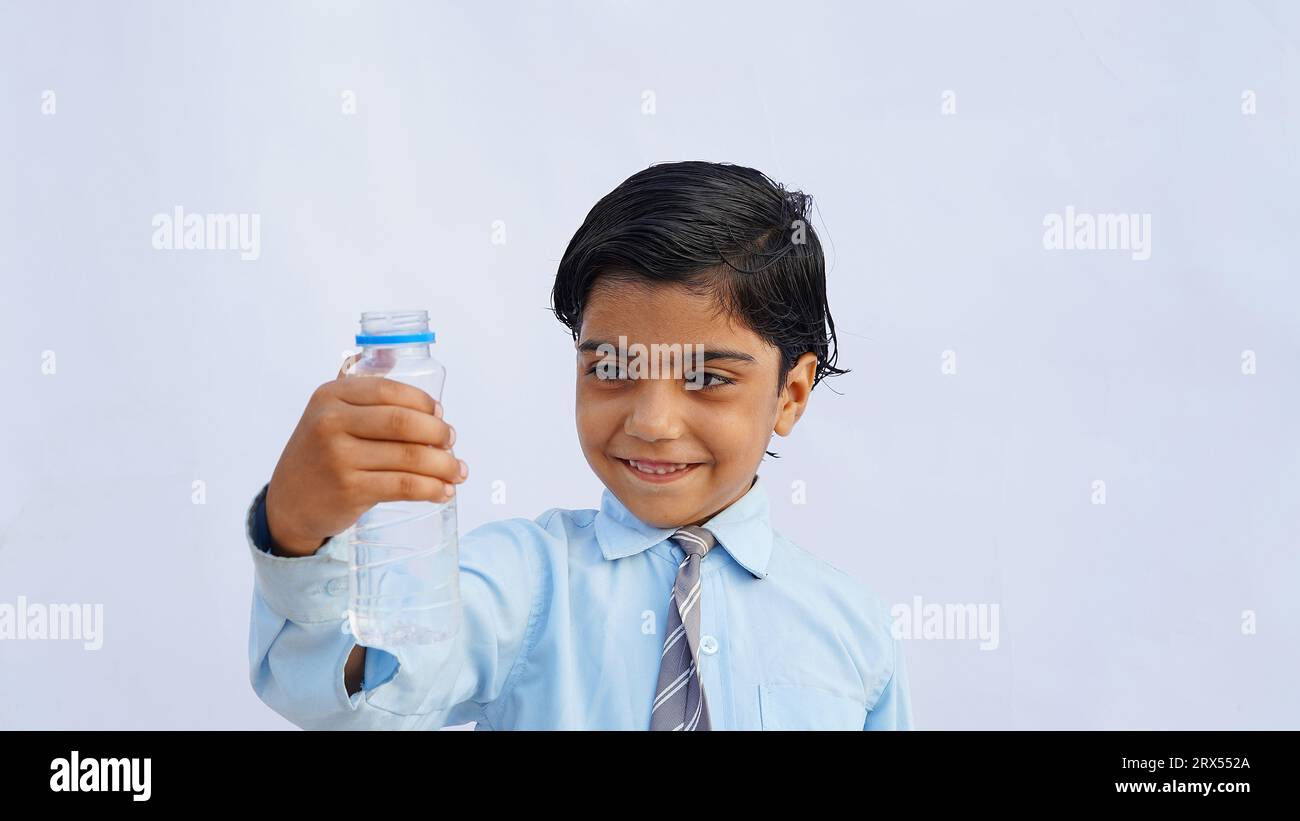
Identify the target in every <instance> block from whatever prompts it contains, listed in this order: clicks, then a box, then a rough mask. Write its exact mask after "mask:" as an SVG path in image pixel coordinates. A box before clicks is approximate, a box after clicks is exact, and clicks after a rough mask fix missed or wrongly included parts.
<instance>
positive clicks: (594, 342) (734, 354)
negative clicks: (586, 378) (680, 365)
mask: <svg viewBox="0 0 1300 821" xmlns="http://www.w3.org/2000/svg"><path fill="white" fill-rule="evenodd" d="M658 344H663V343H658ZM678 344H681V343H678ZM605 345H608V346H609V347H610V348H613V349H614V350H618V345H617V344H616V343H614V342H605V341H603V340H599V339H588V340H587V341H586V342H582V343H579V345H578V351H579V353H601V350H600V348H601V347H602V346H605ZM682 348H683V353H690V352H691V351H690V347H689V345H682ZM715 359H727V360H732V361H735V362H754V361H755V360H754V357H752V356H750V355H749V354H747V353H745V352H744V351H733V350H730V349H727V348H709V347H708V346H704V361H705V362H711V361H713V360H715Z"/></svg>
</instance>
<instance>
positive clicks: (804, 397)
mask: <svg viewBox="0 0 1300 821" xmlns="http://www.w3.org/2000/svg"><path fill="white" fill-rule="evenodd" d="M816 377H817V354H815V353H806V354H804V355H803V356H801V357H799V360H798V361H797V362H795V363H794V367H792V368H791V369H790V373H788V374H786V377H785V385H783V386H782V387H781V398H780V400H779V401H778V404H777V409H776V425H775V426H774V427H773V428H772V430H773V431H774V432H776V433H777V434H779V435H781V436H789V435H790V431H792V430H794V423H795V422H798V421H799V417H800V416H803V412H804V409H805V408H807V407H808V397H809V396H810V395H811V394H812V386H813V380H814V379H815V378H816Z"/></svg>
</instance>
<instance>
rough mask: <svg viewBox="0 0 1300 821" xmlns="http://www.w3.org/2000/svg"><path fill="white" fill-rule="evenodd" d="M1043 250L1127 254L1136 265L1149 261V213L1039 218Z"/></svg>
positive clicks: (1068, 210)
mask: <svg viewBox="0 0 1300 821" xmlns="http://www.w3.org/2000/svg"><path fill="white" fill-rule="evenodd" d="M1043 227H1044V228H1045V229H1046V230H1045V231H1043V247H1044V248H1046V249H1047V250H1049V251H1130V252H1132V257H1133V259H1135V260H1138V261H1139V262H1145V261H1146V260H1148V259H1150V258H1151V215H1150V214H1083V213H1076V212H1075V210H1074V206H1073V205H1067V206H1065V214H1064V215H1062V214H1048V215H1046V216H1045V217H1043Z"/></svg>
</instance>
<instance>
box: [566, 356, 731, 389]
mask: <svg viewBox="0 0 1300 821" xmlns="http://www.w3.org/2000/svg"><path fill="white" fill-rule="evenodd" d="M600 366H601V363H600V362H597V363H596V364H594V365H592V366H591V367H590V368H587V370H586V372H585V375H586V376H593V375H597V374H596V371H597V369H599V368H600ZM599 376H600V378H601V379H602V381H605V382H626V381H628V375H627V371H626V370H619V369H618V368H616V367H606V368H605V369H604V372H603V373H602V374H600V375H599ZM697 380H698V381H702V382H703V383H704V384H703V385H700V387H699V390H708V389H709V388H718V387H721V386H723V385H734V384H736V383H735V380H733V379H730V378H728V377H726V376H723V375H722V374H720V373H709V372H707V371H706V372H705V374H704V378H703V379H702V380H699V377H696V376H694V375H692V376H691V377H690V378H687V379H685V380H684V381H685V382H688V383H694V382H696V381H697Z"/></svg>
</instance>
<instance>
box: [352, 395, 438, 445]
mask: <svg viewBox="0 0 1300 821" xmlns="http://www.w3.org/2000/svg"><path fill="white" fill-rule="evenodd" d="M364 381H367V382H368V381H371V380H364ZM376 381H377V380H376ZM425 395H426V396H428V394H425ZM342 418H343V430H344V431H346V432H347V433H350V434H352V435H353V436H355V437H357V438H358V439H377V440H380V441H384V442H414V443H416V444H420V445H433V446H435V447H439V448H450V447H451V445H452V443H453V442H454V441H455V440H456V434H455V431H453V430H452V428H451V425H448V424H447V423H446V422H444V421H442V420H441V419H439V418H438V417H436V416H431V415H430V414H428V413H421V412H420V411H417V410H412V409H411V408H403V407H399V406H396V405H344V406H343V411H342Z"/></svg>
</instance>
